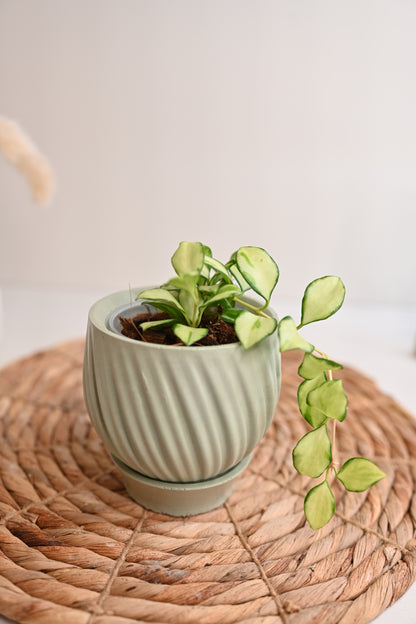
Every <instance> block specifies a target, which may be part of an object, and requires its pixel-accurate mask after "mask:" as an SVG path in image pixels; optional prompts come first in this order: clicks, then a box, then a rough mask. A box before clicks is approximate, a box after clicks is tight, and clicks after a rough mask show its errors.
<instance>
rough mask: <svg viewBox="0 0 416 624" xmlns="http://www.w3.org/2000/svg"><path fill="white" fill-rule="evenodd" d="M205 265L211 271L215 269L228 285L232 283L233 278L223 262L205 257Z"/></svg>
mask: <svg viewBox="0 0 416 624" xmlns="http://www.w3.org/2000/svg"><path fill="white" fill-rule="evenodd" d="M205 264H206V266H208V267H210V268H211V269H214V271H215V272H216V273H219V274H220V275H222V277H223V278H224V279H225V280H226V281H227V282H228V283H230V284H231V283H232V280H231V277H230V275H229V273H228V271H227V269H226V268H225V266H224V265H223V264H222V262H220V261H219V260H216V259H215V258H211V257H210V256H205Z"/></svg>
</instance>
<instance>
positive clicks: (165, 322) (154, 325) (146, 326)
mask: <svg viewBox="0 0 416 624" xmlns="http://www.w3.org/2000/svg"><path fill="white" fill-rule="evenodd" d="M174 322H175V320H174V319H163V320H161V321H147V322H145V323H140V327H141V328H142V330H143V331H147V330H148V329H157V328H158V327H169V325H173V323H174Z"/></svg>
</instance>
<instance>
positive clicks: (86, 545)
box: [0, 341, 416, 624]
mask: <svg viewBox="0 0 416 624" xmlns="http://www.w3.org/2000/svg"><path fill="white" fill-rule="evenodd" d="M82 357H83V343H82V342H81V341H78V342H72V343H68V344H64V345H60V346H57V347H56V348H54V349H51V350H48V351H45V352H41V353H38V354H35V355H34V356H32V357H29V358H27V359H24V360H20V361H18V362H16V363H14V364H12V365H10V366H9V367H7V368H5V369H4V370H3V371H2V372H1V373H0V434H1V435H0V440H1V450H0V513H1V521H0V613H1V614H3V615H5V616H7V617H9V618H11V619H14V620H17V621H18V622H30V623H33V622H36V623H39V624H44V623H48V624H60V623H62V624H64V623H65V624H66V623H68V624H69V623H71V624H72V623H73V624H133V622H156V623H166V624H167V623H169V624H170V623H172V624H176V623H177V624H229V623H233V622H244V623H245V624H260V623H262V624H272V623H273V624H306V623H307V624H314V623H315V624H317V623H319V624H338V623H339V624H360V623H365V622H369V621H370V620H372V619H373V618H374V617H375V616H376V615H377V614H379V613H380V612H381V611H383V610H384V609H385V608H386V607H388V606H389V605H390V604H391V603H392V602H394V601H395V600H397V598H399V596H401V595H402V594H403V593H404V592H405V591H406V589H407V588H408V587H409V586H410V585H411V583H412V582H413V580H414V578H415V574H416V571H415V554H416V551H415V545H416V540H415V528H414V518H415V473H416V424H415V422H414V421H413V419H412V417H411V416H410V415H409V414H407V413H406V412H405V411H404V410H403V409H402V408H401V407H400V406H399V405H397V403H395V402H394V401H393V400H391V399H390V398H389V397H387V396H385V395H384V394H382V393H381V392H380V391H379V390H378V389H377V388H376V386H375V385H374V384H373V383H372V382H371V381H370V380H368V379H367V378H365V377H363V376H362V375H361V374H359V373H357V372H356V371H353V370H349V369H346V370H345V371H343V374H342V377H343V380H344V385H345V388H346V391H347V393H348V396H349V414H348V418H347V421H346V422H345V423H344V424H343V425H341V426H340V427H339V428H338V442H337V445H338V448H339V452H340V459H341V460H342V459H343V457H344V456H345V458H348V457H351V456H354V455H365V456H366V457H369V458H371V459H374V460H375V461H376V462H377V463H378V464H379V465H380V467H381V468H382V469H384V471H385V472H387V475H388V476H387V478H386V479H384V480H383V481H381V482H380V483H379V484H377V485H376V486H374V487H373V488H371V489H370V490H369V491H368V492H365V493H361V494H352V493H350V494H347V495H345V493H343V492H341V490H339V491H337V492H336V495H337V499H338V504H337V511H336V515H335V516H334V518H333V519H332V520H331V522H330V523H329V524H328V525H327V526H326V527H324V528H323V529H320V530H319V531H317V532H313V531H312V530H311V529H310V528H309V526H308V525H307V524H306V523H305V519H304V515H303V496H304V493H305V491H306V489H308V486H310V481H309V479H307V478H305V477H301V476H299V475H297V474H296V473H295V471H294V470H293V468H292V464H291V450H292V446H293V442H294V441H295V440H298V439H299V437H300V436H301V435H303V434H304V433H305V432H306V424H305V423H304V421H303V419H302V417H301V416H300V414H299V413H298V410H297V402H296V388H297V383H298V378H297V374H296V368H297V366H298V364H299V358H298V357H297V356H293V355H288V356H286V357H285V358H284V384H283V391H282V395H281V399H280V402H279V406H278V411H277V413H276V418H275V420H274V422H273V425H272V426H271V428H270V430H269V432H268V434H267V436H266V438H265V439H264V440H263V442H262V443H261V444H260V445H259V447H258V448H257V450H256V451H255V453H254V456H253V460H252V461H251V463H250V465H249V467H248V468H247V469H246V471H245V472H244V473H243V474H242V475H241V477H240V478H239V480H238V482H237V485H236V488H235V491H234V493H233V495H232V497H231V498H230V499H229V501H228V502H227V503H226V504H225V505H223V506H222V507H220V508H218V509H216V510H214V511H212V512H209V513H205V514H201V515H199V516H194V517H190V518H179V519H178V518H172V517H170V516H166V515H162V514H156V513H152V512H149V511H146V510H144V509H143V508H142V507H140V506H139V505H137V504H136V503H134V502H133V501H132V500H131V499H130V498H129V497H128V496H127V494H126V492H125V490H124V488H123V485H122V482H121V479H120V474H119V473H118V471H117V469H116V468H115V466H114V465H113V464H112V462H111V460H110V459H109V456H108V454H107V453H106V451H105V450H104V448H103V446H102V445H101V442H100V441H99V440H98V438H97V436H96V434H95V432H94V430H93V429H92V427H91V425H90V423H89V420H88V417H87V414H86V410H85V406H84V402H83V398H82V386H81V371H82Z"/></svg>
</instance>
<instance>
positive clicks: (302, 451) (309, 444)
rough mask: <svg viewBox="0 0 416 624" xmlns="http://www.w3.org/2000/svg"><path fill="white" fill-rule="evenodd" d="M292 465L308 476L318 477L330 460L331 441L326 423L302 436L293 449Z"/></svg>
mask: <svg viewBox="0 0 416 624" xmlns="http://www.w3.org/2000/svg"><path fill="white" fill-rule="evenodd" d="M292 455H293V465H294V467H295V468H296V470H297V471H298V472H299V473H300V474H303V475H308V477H313V478H315V477H319V476H320V475H321V474H322V473H323V472H324V470H326V469H327V468H328V466H329V464H330V463H331V461H332V449H331V441H330V439H329V435H328V431H327V428H326V425H322V426H321V427H318V428H317V429H314V430H313V431H309V433H307V434H306V435H304V436H303V438H301V439H300V440H299V442H298V443H297V445H296V446H295V448H294V449H293V454H292Z"/></svg>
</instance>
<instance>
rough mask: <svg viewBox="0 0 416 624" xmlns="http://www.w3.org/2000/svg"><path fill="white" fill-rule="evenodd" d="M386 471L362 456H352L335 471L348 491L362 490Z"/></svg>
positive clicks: (381, 476) (378, 479) (384, 474)
mask: <svg viewBox="0 0 416 624" xmlns="http://www.w3.org/2000/svg"><path fill="white" fill-rule="evenodd" d="M385 476H386V473H385V472H383V471H382V470H380V468H379V467H378V466H376V464H375V463H374V462H372V461H370V460H369V459H365V458H364V457H353V458H352V459H349V460H348V461H346V462H345V464H344V465H343V466H342V467H341V468H340V469H339V471H338V472H337V478H338V479H339V480H340V481H341V483H342V484H343V485H344V487H345V489H346V490H349V491H350V492H363V491H364V490H367V489H368V488H369V487H371V486H372V485H374V484H375V483H377V481H380V479H383V477H385Z"/></svg>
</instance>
